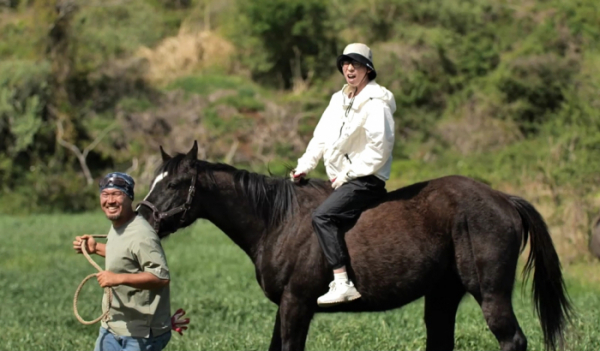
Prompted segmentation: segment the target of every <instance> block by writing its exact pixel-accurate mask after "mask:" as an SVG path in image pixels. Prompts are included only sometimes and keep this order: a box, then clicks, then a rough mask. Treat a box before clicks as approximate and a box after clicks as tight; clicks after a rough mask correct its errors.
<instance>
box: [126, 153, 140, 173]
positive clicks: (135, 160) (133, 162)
mask: <svg viewBox="0 0 600 351" xmlns="http://www.w3.org/2000/svg"><path fill="white" fill-rule="evenodd" d="M138 165H139V160H138V158H137V157H134V158H133V160H131V167H129V168H128V169H127V170H126V171H125V173H128V174H131V173H133V172H135V171H136V170H137V168H138Z"/></svg>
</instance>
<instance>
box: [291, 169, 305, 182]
mask: <svg viewBox="0 0 600 351" xmlns="http://www.w3.org/2000/svg"><path fill="white" fill-rule="evenodd" d="M304 177H306V173H304V172H302V173H296V170H295V169H293V170H292V171H291V172H290V179H291V180H292V181H293V182H294V183H299V182H300V181H301V180H302V178H304Z"/></svg>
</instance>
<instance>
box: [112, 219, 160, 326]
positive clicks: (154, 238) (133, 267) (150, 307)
mask: <svg viewBox="0 0 600 351" xmlns="http://www.w3.org/2000/svg"><path fill="white" fill-rule="evenodd" d="M105 269H106V270H107V271H110V272H114V273H140V272H150V273H152V274H154V275H155V276H157V277H158V278H160V279H170V277H169V268H168V266H167V260H166V257H165V253H164V251H163V248H162V246H161V244H160V239H159V237H158V235H157V234H156V232H155V231H154V229H153V228H152V227H151V226H150V224H149V223H148V222H147V221H146V220H145V219H144V218H143V217H142V216H139V215H137V216H135V217H134V218H133V219H132V220H130V221H129V222H127V223H125V224H123V225H122V226H120V227H119V228H114V227H111V228H110V231H109V232H108V241H107V242H106V268H105ZM112 289H113V300H112V304H111V306H110V311H109V315H108V318H107V321H102V326H103V327H104V328H106V329H108V330H110V331H111V332H113V333H114V334H116V335H121V336H132V337H137V338H147V337H149V336H150V331H152V335H153V336H158V335H161V334H163V333H166V332H168V331H169V330H171V306H170V303H169V285H167V286H165V287H162V288H159V289H154V290H141V289H136V288H132V287H130V286H127V285H119V286H115V287H113V288H112ZM107 305H108V299H107V295H106V294H105V295H104V298H103V300H102V311H106V309H107V308H108V306H107Z"/></svg>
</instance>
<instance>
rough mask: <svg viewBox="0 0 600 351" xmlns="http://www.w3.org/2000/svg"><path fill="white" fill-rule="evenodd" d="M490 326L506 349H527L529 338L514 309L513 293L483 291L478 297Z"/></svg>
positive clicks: (516, 350)
mask: <svg viewBox="0 0 600 351" xmlns="http://www.w3.org/2000/svg"><path fill="white" fill-rule="evenodd" d="M477 300H478V302H479V304H480V305H481V309H482V311H483V316H484V317H485V321H486V322H487V325H488V327H489V328H490V330H491V331H492V333H494V336H496V339H498V342H499V343H500V348H501V349H502V350H504V351H508V350H510V351H525V350H527V338H526V337H525V335H524V334H523V331H522V330H521V327H520V326H519V322H518V321H517V317H516V316H515V313H514V311H513V306H512V301H511V295H510V293H506V292H496V293H485V292H484V293H483V296H482V297H481V298H480V299H477Z"/></svg>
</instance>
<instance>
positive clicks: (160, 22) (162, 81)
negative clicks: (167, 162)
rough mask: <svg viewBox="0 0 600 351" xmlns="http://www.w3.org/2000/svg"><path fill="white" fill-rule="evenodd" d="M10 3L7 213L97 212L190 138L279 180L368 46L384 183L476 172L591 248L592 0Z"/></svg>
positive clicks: (597, 23)
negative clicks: (343, 68)
mask: <svg viewBox="0 0 600 351" xmlns="http://www.w3.org/2000/svg"><path fill="white" fill-rule="evenodd" d="M0 11H1V12H0V33H1V36H2V40H0V180H1V185H0V212H5V213H26V212H53V211H57V212H64V211H85V210H88V209H91V208H94V206H95V196H94V195H95V186H94V185H93V184H94V183H95V181H96V180H97V179H98V178H99V177H101V176H102V175H103V174H104V173H105V172H107V171H108V170H112V169H118V170H121V171H128V172H131V173H132V174H133V175H134V176H135V177H136V179H137V180H138V184H139V190H138V193H143V191H144V189H145V188H147V186H148V183H149V182H150V178H151V175H152V172H153V170H154V168H155V167H156V166H157V165H158V160H159V157H157V154H158V153H157V150H158V146H159V145H163V146H165V147H166V149H167V150H169V151H171V152H173V151H180V152H183V151H186V150H187V149H189V147H190V146H191V144H192V142H193V140H198V141H199V142H200V144H201V145H202V150H201V155H202V157H203V158H206V159H209V160H212V161H224V162H229V163H233V164H235V165H236V166H238V167H244V168H249V169H253V170H255V171H258V172H266V170H267V168H268V169H271V170H272V171H274V172H275V173H279V174H284V169H285V168H284V165H286V164H290V165H293V164H294V163H295V160H296V159H297V158H298V157H299V156H300V155H301V153H302V152H303V151H304V148H305V146H306V144H307V142H308V140H309V139H310V136H311V133H312V130H313V128H314V126H315V124H316V123H317V121H318V118H319V117H320V114H321V113H322V111H323V110H324V107H325V106H326V104H327V103H328V100H329V97H330V96H331V94H332V93H334V92H335V91H336V90H338V89H339V88H340V87H341V84H342V83H343V80H342V78H341V77H340V75H339V73H338V72H337V70H336V68H335V58H336V56H337V55H338V54H339V53H340V52H341V51H342V50H343V48H344V46H345V45H346V44H348V43H351V42H366V43H368V45H370V46H371V48H372V49H373V52H374V61H375V67H376V68H377V70H378V72H379V75H378V79H377V80H378V82H379V83H380V84H382V85H384V86H386V87H388V88H389V89H390V90H391V91H392V92H393V93H394V94H395V97H396V101H397V104H398V111H397V112H396V114H395V118H396V126H397V130H396V133H397V134H396V135H397V138H396V140H397V141H396V147H395V150H394V159H395V163H394V166H393V170H392V171H393V176H392V179H391V180H390V182H389V183H388V188H389V189H394V188H397V187H399V186H403V185H406V184H410V183H412V182H416V181H420V180H425V179H428V178H432V177H438V176H443V175H447V174H463V175H467V176H471V177H475V178H477V179H479V180H481V181H484V182H486V183H488V184H490V185H491V186H493V187H495V188H497V189H500V190H504V191H508V192H512V193H516V194H520V195H522V196H525V197H526V198H527V199H528V200H530V201H532V202H534V203H535V204H536V206H537V207H538V208H539V209H540V211H542V213H543V215H544V216H545V217H546V218H547V220H548V221H549V223H550V225H551V227H552V233H553V235H554V237H555V241H556V242H557V243H558V245H559V250H560V253H561V256H562V258H563V259H564V260H565V261H566V262H571V261H576V260H581V259H584V260H585V259H586V258H585V256H582V255H581V252H584V251H585V250H586V248H587V239H588V236H589V223H590V222H591V220H592V219H593V218H594V217H595V216H596V215H597V213H598V210H599V208H600V192H599V187H598V183H599V181H600V163H599V162H598V161H597V156H596V155H598V150H599V149H600V133H598V131H599V128H600V115H599V114H600V112H599V111H600V98H599V97H598V94H597V92H598V91H599V90H598V89H599V88H600V75H599V73H600V72H599V70H600V53H599V47H598V43H599V42H600V11H598V4H597V1H594V0H579V1H569V2H567V1H559V0H548V1H534V0H531V1H515V0H502V1H496V0H448V1H443V2H441V1H433V0H423V1H408V0H370V1H359V0H347V1H338V0H334V1H330V2H322V1H318V0H305V1H297V0H292V1H283V0H276V1H266V0H256V1H241V0H221V1H213V0H186V1H183V0H129V1H123V0H110V1H80V0H31V1H8V2H0ZM84 156H85V157H84ZM82 160H83V161H82ZM84 168H87V169H88V171H89V172H88V173H86V171H85V169H84ZM86 174H87V175H86ZM314 176H323V169H322V166H321V167H319V168H318V169H317V171H316V172H315V175H314ZM90 184H91V185H90Z"/></svg>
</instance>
